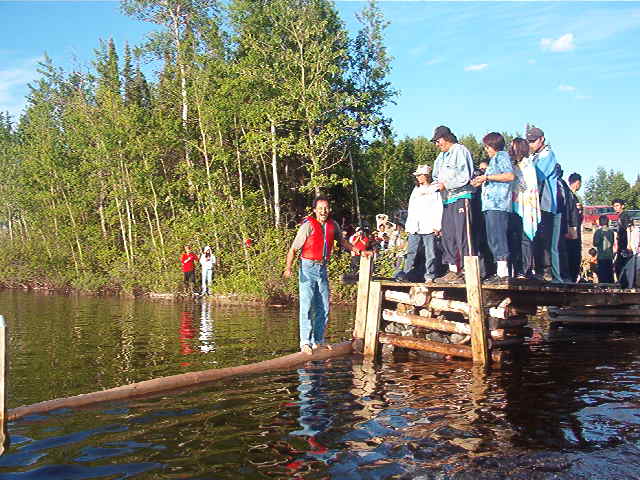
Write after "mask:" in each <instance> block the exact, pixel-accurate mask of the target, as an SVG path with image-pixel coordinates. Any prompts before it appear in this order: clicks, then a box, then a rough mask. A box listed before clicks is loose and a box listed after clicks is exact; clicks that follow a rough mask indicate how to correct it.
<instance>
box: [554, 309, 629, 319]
mask: <svg viewBox="0 0 640 480" xmlns="http://www.w3.org/2000/svg"><path fill="white" fill-rule="evenodd" d="M549 315H551V316H560V315H572V316H574V315H575V316H593V317H638V318H640V309H639V308H634V307H628V308H624V307H600V308H594V307H583V308H578V307H576V308H558V309H555V308H554V309H549Z"/></svg>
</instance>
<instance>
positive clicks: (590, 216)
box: [582, 205, 618, 230]
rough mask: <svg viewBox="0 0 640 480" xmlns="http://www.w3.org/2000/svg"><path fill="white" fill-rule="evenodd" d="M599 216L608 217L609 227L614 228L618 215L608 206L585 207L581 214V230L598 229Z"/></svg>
mask: <svg viewBox="0 0 640 480" xmlns="http://www.w3.org/2000/svg"><path fill="white" fill-rule="evenodd" d="M600 215H606V216H607V217H609V226H610V227H614V226H616V224H617V223H618V214H617V213H616V212H615V211H614V210H613V207H612V206H610V205H585V206H584V207H583V212H582V228H587V229H593V230H595V229H596V228H598V226H599V224H598V219H599V218H600Z"/></svg>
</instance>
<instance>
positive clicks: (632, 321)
mask: <svg viewBox="0 0 640 480" xmlns="http://www.w3.org/2000/svg"><path fill="white" fill-rule="evenodd" d="M551 323H574V324H582V325H640V317H638V318H634V317H626V318H620V317H579V316H566V317H565V316H558V317H553V318H552V319H551Z"/></svg>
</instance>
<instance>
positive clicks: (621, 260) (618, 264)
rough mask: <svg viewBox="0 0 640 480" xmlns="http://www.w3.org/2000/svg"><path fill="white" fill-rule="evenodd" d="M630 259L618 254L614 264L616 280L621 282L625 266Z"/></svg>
mask: <svg viewBox="0 0 640 480" xmlns="http://www.w3.org/2000/svg"><path fill="white" fill-rule="evenodd" d="M627 260H628V258H627V257H623V256H622V255H620V253H619V252H618V253H617V254H616V258H615V260H614V262H613V270H614V271H615V272H616V279H617V280H618V281H620V277H621V275H622V269H623V268H624V266H625V264H626V263H627Z"/></svg>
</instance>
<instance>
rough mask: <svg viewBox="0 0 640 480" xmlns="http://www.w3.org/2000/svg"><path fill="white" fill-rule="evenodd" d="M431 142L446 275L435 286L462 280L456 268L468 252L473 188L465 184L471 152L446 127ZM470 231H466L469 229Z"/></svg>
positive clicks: (471, 160) (470, 163)
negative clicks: (434, 151)
mask: <svg viewBox="0 0 640 480" xmlns="http://www.w3.org/2000/svg"><path fill="white" fill-rule="evenodd" d="M431 141H432V142H434V143H435V144H436V146H437V147H438V148H439V149H440V154H439V155H438V157H437V158H436V161H435V163H434V166H433V182H434V185H435V188H437V189H438V190H439V191H440V195H441V197H442V203H443V204H444V207H443V208H444V209H443V212H442V248H443V250H444V252H443V255H442V261H443V263H445V264H447V265H449V272H447V274H446V275H444V276H443V277H440V278H438V279H436V282H438V283H454V282H461V281H462V280H463V278H464V276H463V275H462V272H461V271H460V269H459V267H458V262H460V263H462V261H463V258H464V257H465V255H471V254H472V252H470V251H469V246H468V240H467V230H468V229H469V228H471V227H470V225H467V219H468V218H471V212H470V211H469V212H468V211H467V210H468V209H469V202H470V200H471V194H472V193H473V187H472V186H471V184H470V183H469V182H470V180H471V177H472V176H473V159H472V158H471V152H469V150H468V149H467V147H465V146H464V145H462V144H460V143H458V139H457V138H456V136H455V135H454V134H453V133H452V132H451V130H450V129H449V127H446V126H444V125H441V126H439V127H438V128H436V129H435V132H434V133H433V138H432V139H431ZM469 231H470V230H469Z"/></svg>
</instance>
